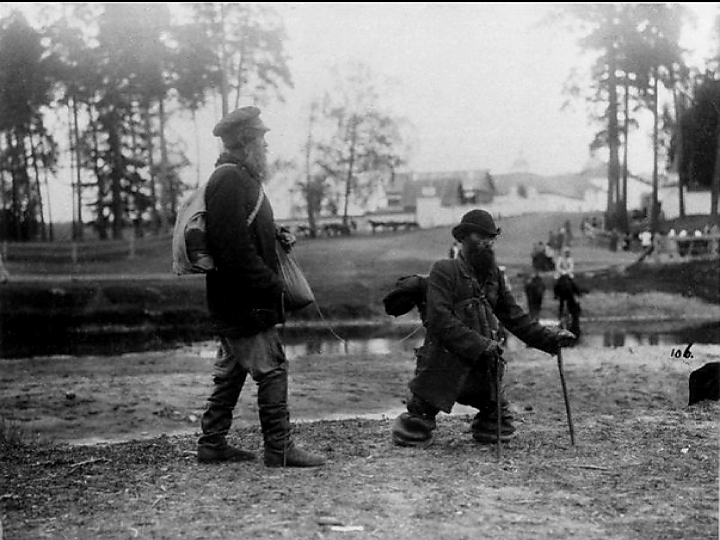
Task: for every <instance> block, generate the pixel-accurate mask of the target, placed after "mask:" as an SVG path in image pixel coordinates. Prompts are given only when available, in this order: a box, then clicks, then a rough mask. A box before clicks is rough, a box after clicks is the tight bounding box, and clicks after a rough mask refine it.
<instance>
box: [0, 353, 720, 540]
mask: <svg viewBox="0 0 720 540" xmlns="http://www.w3.org/2000/svg"><path fill="white" fill-rule="evenodd" d="M691 352H692V358H690V357H688V358H679V359H678V358H675V357H674V356H673V355H672V354H671V350H669V349H668V348H667V347H658V346H640V347H637V346H634V347H619V348H614V349H604V350H603V349H571V350H567V351H566V353H565V355H564V365H565V374H566V380H567V385H568V389H569V397H570V404H571V407H572V414H573V420H574V428H575V437H576V445H575V446H572V445H571V444H570V439H569V435H568V428H567V421H566V416H565V407H564V402H563V395H562V391H561V386H560V383H559V379H558V372H557V366H556V363H555V360H554V359H553V358H552V357H549V356H547V355H545V354H543V353H541V352H539V351H535V350H533V349H519V350H518V351H517V352H515V353H513V354H512V355H510V358H509V363H508V374H507V388H508V395H509V397H510V399H511V400H512V402H513V407H514V410H515V412H516V416H517V425H518V433H519V435H518V438H517V439H516V440H514V441H512V442H511V443H509V444H506V445H503V447H502V449H501V450H502V455H501V456H500V458H498V455H497V448H496V447H495V446H494V445H479V444H477V443H475V442H474V441H473V440H472V438H471V436H470V433H469V431H468V426H469V423H470V421H471V420H472V414H471V412H468V411H465V410H463V409H462V408H456V409H455V410H454V411H453V412H454V413H455V414H453V415H445V414H441V415H440V416H439V418H438V431H437V437H436V440H435V442H434V443H433V445H432V446H431V447H429V448H428V449H422V450H421V449H418V450H413V449H404V448H399V447H396V446H393V445H392V443H391V441H390V436H389V432H390V423H391V421H392V416H391V415H392V414H395V413H396V412H397V411H399V410H401V409H402V408H403V400H404V398H405V392H406V386H405V385H406V383H407V381H408V379H409V377H410V376H411V373H412V369H413V361H412V351H402V350H400V349H398V350H395V351H392V352H391V353H389V354H385V355H349V356H335V357H321V356H317V355H312V354H311V355H308V356H306V357H303V358H298V359H295V360H294V361H293V362H292V365H291V390H290V391H291V395H290V403H291V412H292V418H293V419H294V420H296V421H297V419H300V418H302V419H304V420H316V421H315V422H301V423H298V422H296V423H295V426H294V431H295V438H296V440H297V441H298V443H299V444H301V445H302V446H305V447H308V448H312V449H313V450H315V451H319V452H322V453H323V454H325V455H327V456H328V458H329V462H328V464H327V465H326V466H325V467H323V468H320V469H312V470H276V469H267V468H265V467H264V466H263V465H262V464H261V463H259V462H250V463H241V464H225V465H218V466H199V465H198V464H197V463H196V461H195V457H194V450H195V441H196V440H197V435H198V433H199V431H198V416H199V414H200V413H201V411H202V406H203V403H204V399H205V397H206V396H207V393H208V391H209V385H210V382H211V381H210V375H209V374H210V365H211V362H212V358H210V357H209V356H201V355H198V354H197V351H193V350H184V351H181V352H180V353H179V354H178V352H176V353H174V354H172V355H169V354H168V353H162V352H157V353H153V354H151V355H124V356H122V357H121V358H115V359H108V358H97V357H94V358H73V359H63V360H64V361H62V362H58V361H52V360H50V359H33V360H26V361H23V362H18V361H10V360H4V361H0V365H1V366H2V368H1V369H0V373H3V376H2V379H1V380H0V385H1V386H2V392H0V399H2V400H4V401H3V403H1V404H0V406H1V407H0V408H1V409H2V410H11V411H13V415H14V417H15V420H14V421H13V424H12V425H10V426H9V425H8V424H4V425H3V437H2V438H0V482H1V483H2V485H3V486H4V489H3V494H2V496H1V497H0V516H1V518H2V521H3V524H4V527H5V533H6V535H7V537H8V538H13V539H14V540H30V539H33V540H34V539H36V538H77V539H81V540H91V539H92V540H95V539H99V538H102V539H105V540H116V539H117V540H120V539H123V540H124V539H126V538H128V537H136V538H168V539H169V538H172V539H191V538H203V539H208V540H209V539H215V538H217V539H220V538H227V537H236V536H243V537H251V538H257V539H260V540H263V539H272V538H293V539H301V540H305V539H311V538H313V539H315V538H336V537H338V536H339V535H343V534H344V533H350V534H353V536H354V537H360V538H380V539H385V540H395V539H400V540H404V539H418V538H419V539H427V540H431V539H432V540H435V539H437V538H453V539H454V538H462V537H472V538H476V537H485V536H492V537H496V538H498V537H499V538H514V539H528V540H530V539H533V540H537V539H539V540H556V539H568V540H569V539H572V538H578V537H583V538H588V539H589V540H607V539H621V538H630V537H632V538H642V539H648V540H649V539H656V538H664V539H678V540H679V539H685V538H711V537H713V535H715V534H716V533H717V527H718V493H717V482H718V454H717V430H718V427H719V426H718V418H719V416H718V412H720V411H718V405H717V403H715V402H711V403H708V402H703V403H701V404H700V405H697V406H694V407H687V406H686V404H687V395H688V394H687V378H688V375H689V373H690V372H691V370H693V369H695V368H696V367H698V366H700V365H702V364H703V363H705V362H707V361H710V360H720V347H719V346H710V345H693V346H692V348H691ZM55 360H57V359H55ZM26 362H29V364H26ZM8 369H11V370H12V369H15V370H16V371H8ZM9 381H13V382H12V383H11V384H10V383H9ZM372 413H374V414H376V415H377V416H376V418H375V419H368V417H367V415H368V414H372ZM386 415H390V416H386ZM329 417H336V418H338V419H336V420H327V418H329ZM13 426H14V427H13ZM30 426H34V427H35V428H38V429H42V430H43V431H44V433H45V436H41V437H39V438H38V436H37V435H32V434H31V433H32V430H31V429H30ZM52 426H55V427H52ZM21 429H27V431H25V432H24V433H22V434H19V435H18V433H19V430H21ZM13 430H14V431H13ZM113 430H114V431H115V434H116V436H118V435H119V436H120V437H125V438H126V439H127V438H129V439H133V438H134V439H135V440H131V441H129V442H125V443H121V444H109V445H108V444H93V445H90V446H70V445H67V444H58V441H59V440H62V439H65V440H67V438H68V437H78V438H84V439H85V441H86V442H93V439H95V438H96V437H97V438H100V439H102V438H111V437H110V435H111V433H112V431H113ZM143 432H145V436H143ZM13 433H14V434H15V435H17V437H16V438H15V439H14V440H13V439H12V437H10V436H9V435H11V434H13ZM153 433H154V434H155V435H153ZM47 436H50V437H51V438H55V442H49V441H48V440H47ZM231 441H232V442H233V443H234V444H238V445H241V446H243V447H245V448H248V449H250V450H253V451H256V452H260V450H261V436H260V431H259V428H258V423H257V411H256V408H255V402H254V388H253V385H252V384H249V385H248V388H247V389H246V391H245V392H243V395H242V397H241V403H240V404H239V406H238V408H237V409H236V420H235V423H234V427H233V430H232V432H231ZM94 442H96V443H97V442H98V441H97V439H95V441H94ZM238 486H242V489H241V491H238ZM333 527H335V529H333Z"/></svg>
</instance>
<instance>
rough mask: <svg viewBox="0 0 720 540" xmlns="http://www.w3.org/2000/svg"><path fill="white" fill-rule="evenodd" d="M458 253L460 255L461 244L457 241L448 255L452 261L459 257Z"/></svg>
mask: <svg viewBox="0 0 720 540" xmlns="http://www.w3.org/2000/svg"><path fill="white" fill-rule="evenodd" d="M458 253H460V242H458V241H457V240H456V241H455V242H453V244H452V246H450V253H448V257H449V258H451V259H455V258H457V256H458Z"/></svg>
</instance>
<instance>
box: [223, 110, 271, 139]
mask: <svg viewBox="0 0 720 540" xmlns="http://www.w3.org/2000/svg"><path fill="white" fill-rule="evenodd" d="M266 131H270V130H269V128H268V127H267V126H265V124H263V123H262V120H260V109H258V108H257V107H241V108H240V109H235V110H234V111H233V112H231V113H229V114H227V115H225V117H224V118H223V119H222V120H220V121H219V122H218V123H217V124H216V125H215V127H214V128H213V135H215V136H216V137H224V136H225V135H227V134H229V133H231V132H236V133H238V134H240V135H257V134H261V133H265V132H266Z"/></svg>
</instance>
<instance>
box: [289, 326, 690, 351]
mask: <svg viewBox="0 0 720 540" xmlns="http://www.w3.org/2000/svg"><path fill="white" fill-rule="evenodd" d="M422 341H423V335H422V332H417V333H416V334H415V335H413V336H412V337H411V338H406V339H403V338H402V337H381V338H353V339H347V340H345V341H340V340H338V339H337V338H335V337H333V336H330V337H328V338H325V337H318V336H308V337H302V336H292V337H286V338H285V352H286V354H287V356H288V358H298V357H303V356H309V355H320V354H327V355H341V354H392V353H393V352H408V351H412V350H413V349H414V348H416V347H419V346H420V345H422ZM683 343H687V341H686V340H685V338H684V336H683V335H681V334H674V333H659V332H626V331H624V330H607V331H602V332H596V333H589V334H585V335H583V336H582V338H581V340H580V342H579V343H578V345H577V347H596V348H598V347H609V348H617V347H632V346H637V345H678V344H683ZM525 347H526V346H525V344H524V343H523V342H522V341H520V340H519V339H518V338H516V337H515V336H513V335H510V336H508V340H507V343H506V349H507V350H508V351H516V350H521V349H524V348H525Z"/></svg>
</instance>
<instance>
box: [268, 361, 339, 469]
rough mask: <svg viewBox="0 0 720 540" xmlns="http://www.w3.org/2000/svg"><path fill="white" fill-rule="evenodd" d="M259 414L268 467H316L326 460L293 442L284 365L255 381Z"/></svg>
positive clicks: (286, 376) (286, 374) (286, 375)
mask: <svg viewBox="0 0 720 540" xmlns="http://www.w3.org/2000/svg"><path fill="white" fill-rule="evenodd" d="M257 384H258V412H259V416H260V426H261V428H262V433H263V440H264V443H265V465H267V466H268V467H318V466H320V465H324V464H325V458H324V457H322V456H319V455H316V454H311V453H310V452H306V451H305V450H301V449H300V448H298V447H296V446H295V444H294V443H293V442H292V436H291V426H290V413H289V410H288V399H287V397H288V373H287V366H285V365H283V366H281V367H279V368H278V369H276V370H274V371H271V372H270V373H267V374H265V375H263V376H262V377H261V378H259V379H257Z"/></svg>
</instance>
